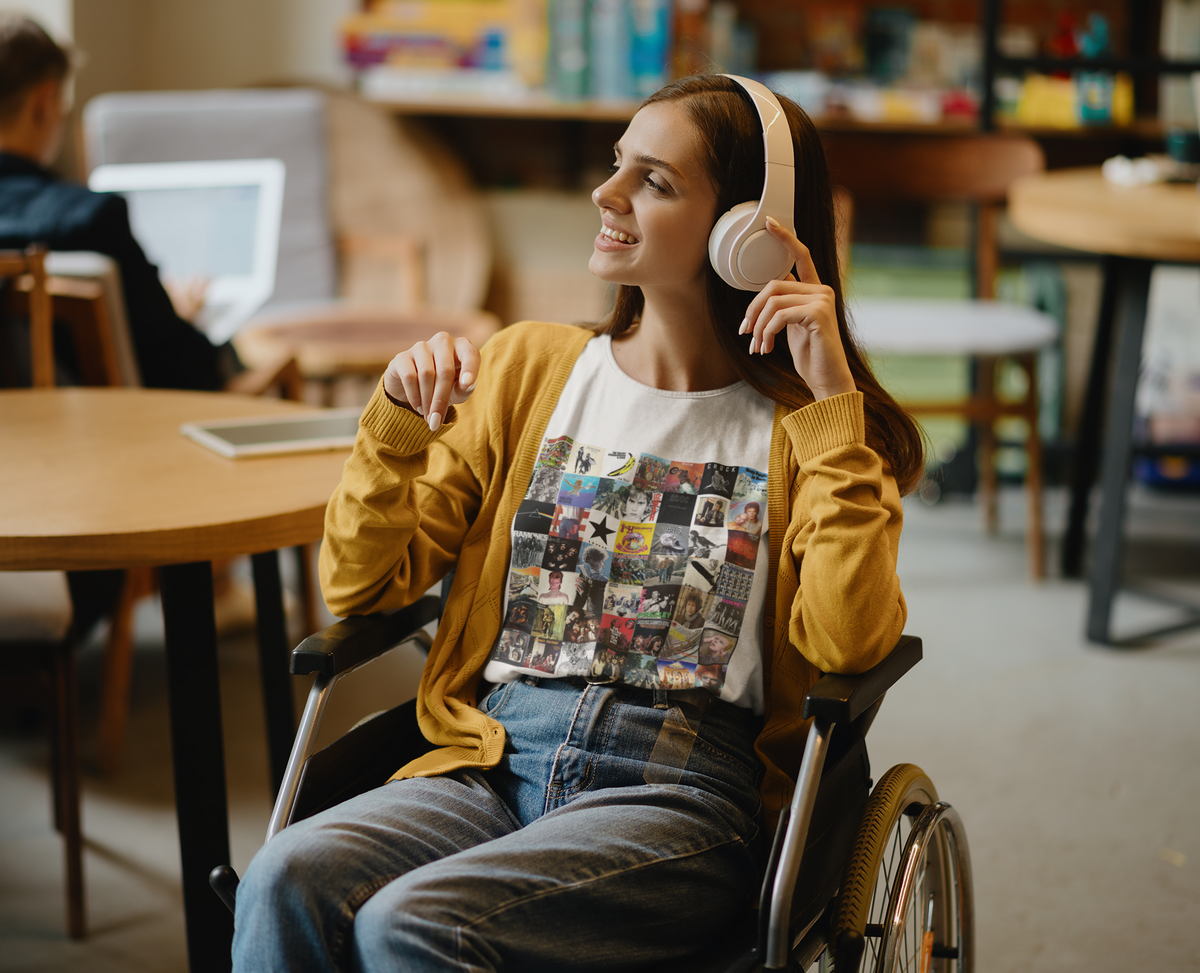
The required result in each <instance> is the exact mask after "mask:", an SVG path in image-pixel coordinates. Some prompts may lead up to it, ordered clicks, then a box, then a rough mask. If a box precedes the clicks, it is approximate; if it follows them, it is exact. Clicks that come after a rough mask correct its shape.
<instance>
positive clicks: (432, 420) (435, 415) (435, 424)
mask: <svg viewBox="0 0 1200 973" xmlns="http://www.w3.org/2000/svg"><path fill="white" fill-rule="evenodd" d="M441 428H442V414H441V413H440V412H431V413H429V431H430V432H437V431H438V430H439V429H441Z"/></svg>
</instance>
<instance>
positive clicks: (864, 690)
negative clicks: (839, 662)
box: [804, 635, 922, 723]
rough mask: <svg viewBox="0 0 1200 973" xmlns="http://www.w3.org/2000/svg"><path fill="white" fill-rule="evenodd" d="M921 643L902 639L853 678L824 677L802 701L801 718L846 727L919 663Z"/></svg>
mask: <svg viewBox="0 0 1200 973" xmlns="http://www.w3.org/2000/svg"><path fill="white" fill-rule="evenodd" d="M921 654H922V653H921V640H920V639H919V638H917V637H916V636H915V635H901V636H900V641H899V642H897V643H896V645H895V647H894V648H893V649H892V651H891V652H890V653H888V656H887V658H886V659H884V660H883V661H882V662H880V663H879V664H878V665H877V666H875V667H874V668H871V669H868V670H867V671H866V672H862V673H859V674H858V675H855V676H849V675H842V674H839V673H826V674H825V675H823V676H822V677H821V678H820V679H818V680H817V682H816V684H815V685H814V686H813V687H812V689H810V690H809V691H808V695H807V696H806V697H805V698H804V718H805V719H809V718H811V717H817V718H818V719H821V720H825V721H826V722H828V723H849V722H850V721H851V720H854V719H857V717H858V716H859V715H860V714H861V713H863V712H864V711H865V710H867V709H868V708H869V707H870V706H872V705H873V704H874V703H876V702H877V701H878V700H879V699H881V698H882V696H883V694H884V693H885V692H887V691H888V689H890V688H891V687H892V685H893V684H894V683H896V682H897V681H898V680H899V679H900V677H901V676H903V675H904V674H905V673H906V672H908V670H909V669H911V668H912V667H913V666H915V665H916V664H917V663H918V662H920V661H921Z"/></svg>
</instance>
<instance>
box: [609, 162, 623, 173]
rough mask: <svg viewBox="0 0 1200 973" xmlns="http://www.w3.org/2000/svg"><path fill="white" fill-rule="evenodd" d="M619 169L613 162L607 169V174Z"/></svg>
mask: <svg viewBox="0 0 1200 973" xmlns="http://www.w3.org/2000/svg"><path fill="white" fill-rule="evenodd" d="M620 169H621V167H620V166H619V165H617V164H616V163H615V162H614V163H613V164H612V165H611V166H609V167H608V171H609V172H619V171H620Z"/></svg>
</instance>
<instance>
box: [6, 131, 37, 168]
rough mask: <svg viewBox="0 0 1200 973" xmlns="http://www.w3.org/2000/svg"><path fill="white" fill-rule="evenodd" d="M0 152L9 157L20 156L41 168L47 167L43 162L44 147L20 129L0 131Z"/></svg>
mask: <svg viewBox="0 0 1200 973" xmlns="http://www.w3.org/2000/svg"><path fill="white" fill-rule="evenodd" d="M0 152H4V153H6V154H8V155H19V156H21V158H23V159H28V160H29V161H30V162H36V163H37V164H38V165H39V166H45V162H44V161H43V160H42V154H43V152H44V147H43V146H42V145H40V144H38V143H35V141H34V140H33V139H31V138H29V137H28V133H27V132H24V131H22V130H19V129H16V130H14V129H8V130H4V129H0Z"/></svg>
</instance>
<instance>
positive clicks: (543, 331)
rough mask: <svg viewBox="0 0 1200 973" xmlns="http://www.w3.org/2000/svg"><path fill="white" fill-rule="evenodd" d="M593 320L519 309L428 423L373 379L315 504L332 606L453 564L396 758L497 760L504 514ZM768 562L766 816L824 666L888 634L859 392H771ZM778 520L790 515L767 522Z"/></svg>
mask: <svg viewBox="0 0 1200 973" xmlns="http://www.w3.org/2000/svg"><path fill="white" fill-rule="evenodd" d="M592 337H593V334H592V332H591V331H588V330H586V329H583V328H577V327H569V326H566V325H559V324H545V323H540V322H526V323H524V324H520V325H514V326H513V327H511V328H507V329H506V330H504V331H502V332H500V333H499V334H498V335H496V336H495V337H494V338H492V340H491V341H489V342H488V343H487V345H485V346H484V348H483V349H482V354H483V365H482V368H481V369H480V374H479V380H478V385H477V387H476V389H475V391H474V393H473V394H472V395H471V398H470V399H469V400H468V401H467V402H466V403H465V404H464V405H462V406H460V407H458V408H457V409H455V408H451V409H450V410H449V415H448V416H447V420H446V423H445V425H443V426H442V428H441V429H440V430H439V431H438V432H437V433H431V432H430V431H429V427H428V426H427V425H426V424H425V422H424V420H422V419H421V418H420V416H418V415H416V414H415V413H413V412H412V411H410V410H408V409H403V408H400V407H398V406H396V405H395V404H393V403H392V402H391V401H390V400H389V399H388V398H387V397H386V396H385V395H384V394H383V390H382V387H380V388H378V389H376V391H375V395H374V396H373V398H372V399H371V401H370V403H369V404H368V405H367V408H366V410H365V411H364V413H363V416H362V422H361V425H360V428H359V433H358V439H357V442H356V443H355V446H354V451H353V453H352V455H351V456H350V458H349V459H348V460H347V461H346V466H345V470H344V472H343V474H342V482H341V484H340V485H339V486H338V488H337V490H336V491H335V492H334V494H333V497H332V498H331V499H330V501H329V507H328V509H327V511H326V514H325V539H324V542H323V543H322V546H321V587H322V590H323V592H324V595H325V601H326V603H327V604H328V605H329V609H330V611H332V612H333V613H334V614H335V615H363V614H368V613H370V612H377V611H384V610H389V609H394V608H400V607H403V606H405V605H408V604H410V603H412V602H413V601H415V600H416V599H417V598H419V597H420V596H421V595H423V594H424V593H425V592H426V591H427V590H428V589H429V588H431V587H432V586H433V585H435V584H436V583H437V582H438V581H439V580H440V579H441V578H442V577H444V576H445V575H446V573H447V572H449V571H450V569H451V568H455V569H456V571H455V575H454V585H453V588H452V590H451V593H450V598H449V601H448V603H447V606H446V612H445V615H444V617H443V618H442V622H441V626H440V627H439V629H438V633H437V638H436V639H435V640H434V643H433V648H432V649H431V650H430V652H429V659H428V661H427V662H426V664H425V670H424V673H423V674H422V677H421V686H420V693H419V698H418V703H417V714H418V719H419V722H420V726H421V731H422V732H423V733H424V734H425V736H426V738H427V739H428V740H429V741H430V742H431V743H433V744H435V745H436V746H437V747H438V748H439V749H435V750H433V751H431V752H430V753H428V754H426V755H425V756H423V757H420V758H418V759H417V760H414V761H413V762H411V763H410V764H408V765H406V766H405V767H403V768H401V769H400V770H399V771H397V774H396V777H398V778H399V777H423V776H435V775H437V774H443V773H447V772H449V771H451V770H455V769H458V768H462V767H478V768H487V767H493V766H495V765H496V764H497V763H498V762H499V761H500V758H501V755H502V753H503V750H504V729H503V727H501V725H500V724H499V723H498V722H496V721H495V720H493V719H491V718H489V717H487V716H485V715H484V714H483V713H481V712H480V711H479V710H477V709H476V708H475V703H476V700H477V699H478V698H479V696H478V693H479V684H480V674H481V673H482V671H483V668H484V666H485V665H486V663H487V660H488V656H489V654H490V652H491V649H492V646H493V644H494V643H495V640H496V637H497V635H498V634H499V631H500V625H501V612H502V608H503V594H504V588H505V580H506V577H507V572H508V565H509V557H510V553H511V551H510V531H511V527H512V521H513V516H514V515H515V513H516V510H517V507H518V505H519V504H520V503H521V500H522V499H523V498H524V496H525V491H526V489H527V488H528V485H529V479H530V476H531V475H532V474H533V466H534V462H535V460H536V458H537V451H538V447H539V445H540V444H541V441H542V437H543V435H544V433H545V430H546V424H547V423H548V421H549V419H550V416H551V414H552V413H553V411H554V407H555V404H556V403H557V402H558V398H559V395H560V393H561V392H562V389H563V386H564V385H565V384H566V381H567V377H568V376H569V375H570V373H571V369H572V367H573V366H574V364H575V360H576V358H577V357H578V356H579V353H580V352H581V351H582V350H583V347H584V345H585V344H587V342H588V341H589V340H590V339H591V338H592ZM767 489H768V501H767V502H768V509H769V523H770V525H771V526H770V531H769V534H770V552H771V559H772V563H773V564H775V565H776V568H775V571H774V572H773V575H772V576H771V577H770V579H769V582H768V588H767V595H766V605H765V610H764V617H763V679H764V681H765V685H764V697H765V705H766V713H765V723H764V727H763V731H762V733H761V734H760V736H759V738H758V741H757V744H756V749H757V751H758V755H759V758H760V759H761V760H762V762H763V765H764V768H765V773H764V777H763V783H762V798H763V808H764V814H765V817H766V821H767V824H768V826H773V824H774V821H775V819H776V816H777V815H778V813H779V811H780V809H781V808H782V806H783V805H784V804H786V803H787V801H789V800H790V798H791V793H792V789H793V786H794V780H793V775H794V774H795V772H796V771H797V769H798V768H799V765H800V757H801V754H802V752H803V748H804V739H805V734H806V733H807V723H806V721H804V720H803V719H802V718H801V715H800V712H801V708H802V705H803V701H804V696H805V694H806V693H807V691H808V689H809V687H810V686H812V684H813V683H814V682H815V681H816V680H817V678H818V677H819V676H820V674H821V672H822V671H824V672H861V671H863V670H865V669H868V668H870V667H871V666H873V665H874V664H875V663H877V662H879V661H880V660H881V659H882V658H883V657H884V656H885V655H887V653H888V651H889V650H890V649H891V647H892V646H893V645H894V644H895V643H896V640H897V639H898V638H899V637H900V634H901V631H902V629H903V627H904V621H905V618H906V608H905V604H904V596H903V595H902V594H901V592H900V583H899V580H898V579H897V577H896V551H897V545H898V543H899V540H900V526H901V520H902V511H901V506H900V493H899V490H898V489H897V487H896V481H895V480H894V479H893V478H892V477H891V476H890V475H889V474H888V473H886V472H885V470H884V469H883V464H882V463H881V461H880V458H879V456H878V455H877V454H876V453H875V452H874V451H873V450H871V449H870V448H868V447H867V446H866V445H865V441H864V421H863V398H862V394H861V393H859V392H852V393H849V394H846V395H839V396H834V397H832V398H828V399H824V400H822V401H820V402H816V403H814V404H812V405H809V406H807V407H805V408H803V409H799V410H797V411H795V412H791V413H788V412H787V410H786V409H784V408H783V407H781V406H777V407H776V410H775V420H774V431H773V434H772V440H771V458H770V468H769V470H768V480H767ZM780 525H786V527H780Z"/></svg>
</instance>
